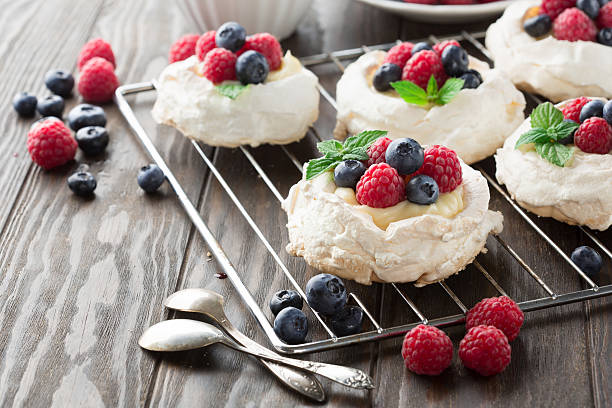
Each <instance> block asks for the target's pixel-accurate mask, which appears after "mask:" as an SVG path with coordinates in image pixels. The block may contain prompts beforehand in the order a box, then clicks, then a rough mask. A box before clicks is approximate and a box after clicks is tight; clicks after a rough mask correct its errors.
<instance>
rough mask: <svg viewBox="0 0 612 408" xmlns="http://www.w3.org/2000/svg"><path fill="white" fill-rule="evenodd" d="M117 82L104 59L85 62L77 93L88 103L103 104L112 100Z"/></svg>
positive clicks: (111, 68)
mask: <svg viewBox="0 0 612 408" xmlns="http://www.w3.org/2000/svg"><path fill="white" fill-rule="evenodd" d="M118 86H119V80H118V79H117V76H116V75H115V71H114V68H113V65H112V64H111V63H110V62H108V61H107V60H105V59H104V58H100V57H94V58H92V59H90V60H89V61H87V63H86V64H85V66H84V67H83V69H82V70H81V75H80V76H79V83H78V88H79V93H80V94H81V96H83V99H85V100H86V101H88V102H96V103H104V102H108V101H110V100H111V99H113V95H114V94H115V90H116V89H117V87H118Z"/></svg>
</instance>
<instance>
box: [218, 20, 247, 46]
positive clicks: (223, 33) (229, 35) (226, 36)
mask: <svg viewBox="0 0 612 408" xmlns="http://www.w3.org/2000/svg"><path fill="white" fill-rule="evenodd" d="M245 41H246V30H245V29H244V27H242V26H241V25H240V24H238V23H236V22H234V21H229V22H227V23H225V24H223V25H222V26H221V27H219V29H218V30H217V34H216V35H215V44H216V45H217V47H220V48H226V49H228V50H230V51H233V52H236V51H238V50H239V49H241V48H242V46H243V45H244V42H245Z"/></svg>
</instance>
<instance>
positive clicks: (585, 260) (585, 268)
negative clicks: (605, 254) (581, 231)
mask: <svg viewBox="0 0 612 408" xmlns="http://www.w3.org/2000/svg"><path fill="white" fill-rule="evenodd" d="M571 258H572V261H574V263H575V264H576V265H578V267H579V268H580V269H582V272H584V273H586V275H587V276H588V277H589V278H591V279H594V278H596V277H597V274H598V273H599V271H600V269H601V267H602V265H603V260H602V259H601V255H599V253H597V251H595V250H594V249H593V248H591V247H588V246H580V247H578V248H576V249H574V252H572V256H571Z"/></svg>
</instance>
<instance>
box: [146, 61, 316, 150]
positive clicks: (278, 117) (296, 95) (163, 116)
mask: <svg viewBox="0 0 612 408" xmlns="http://www.w3.org/2000/svg"><path fill="white" fill-rule="evenodd" d="M199 65H200V63H199V61H198V58H197V57H196V56H193V57H190V58H188V59H186V60H184V61H179V62H175V63H174V64H171V65H169V66H168V67H166V68H165V69H164V71H163V72H162V73H161V75H160V77H159V80H158V83H157V84H156V86H157V92H158V94H157V100H156V102H155V105H154V106H153V111H152V115H153V118H154V119H155V121H157V122H158V123H163V124H166V125H170V126H173V127H175V128H177V129H178V130H180V131H181V132H182V133H183V134H184V135H185V136H187V137H189V138H193V139H197V140H201V141H203V142H204V143H206V144H208V145H211V146H225V147H236V146H240V145H251V146H253V147H255V146H259V145H260V144H263V143H271V144H287V143H291V142H294V141H296V140H299V139H301V138H302V137H304V135H305V134H306V131H307V130H308V127H309V126H310V125H311V124H312V123H314V122H315V121H316V120H317V118H318V116H319V91H318V90H317V84H318V79H317V77H316V76H315V75H314V74H313V73H312V72H310V71H309V70H307V69H306V68H304V67H303V66H302V65H301V64H300V62H299V61H298V60H297V59H296V58H295V57H293V56H292V55H291V53H290V52H287V54H286V55H285V57H284V58H283V64H282V66H281V69H279V70H277V71H273V72H271V73H270V74H269V75H268V78H267V79H266V82H264V83H263V84H257V85H253V84H251V85H249V86H248V88H247V89H246V90H244V91H243V92H242V93H241V94H240V96H238V97H237V98H236V99H234V100H232V99H230V98H228V97H226V96H223V95H221V94H220V93H219V92H218V91H217V89H216V88H215V85H214V84H213V83H212V82H210V81H209V80H208V79H206V78H204V77H202V76H200V75H199V74H198V72H199ZM225 83H232V82H230V81H226V82H225Z"/></svg>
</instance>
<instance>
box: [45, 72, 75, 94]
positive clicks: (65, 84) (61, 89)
mask: <svg viewBox="0 0 612 408" xmlns="http://www.w3.org/2000/svg"><path fill="white" fill-rule="evenodd" d="M45 85H46V86H47V88H49V90H50V91H51V92H53V93H54V94H56V95H59V96H61V97H64V98H67V97H69V96H70V95H71V94H72V88H74V77H73V76H72V74H71V73H70V72H67V71H62V70H59V69H54V70H51V71H48V72H47V73H46V74H45Z"/></svg>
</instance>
